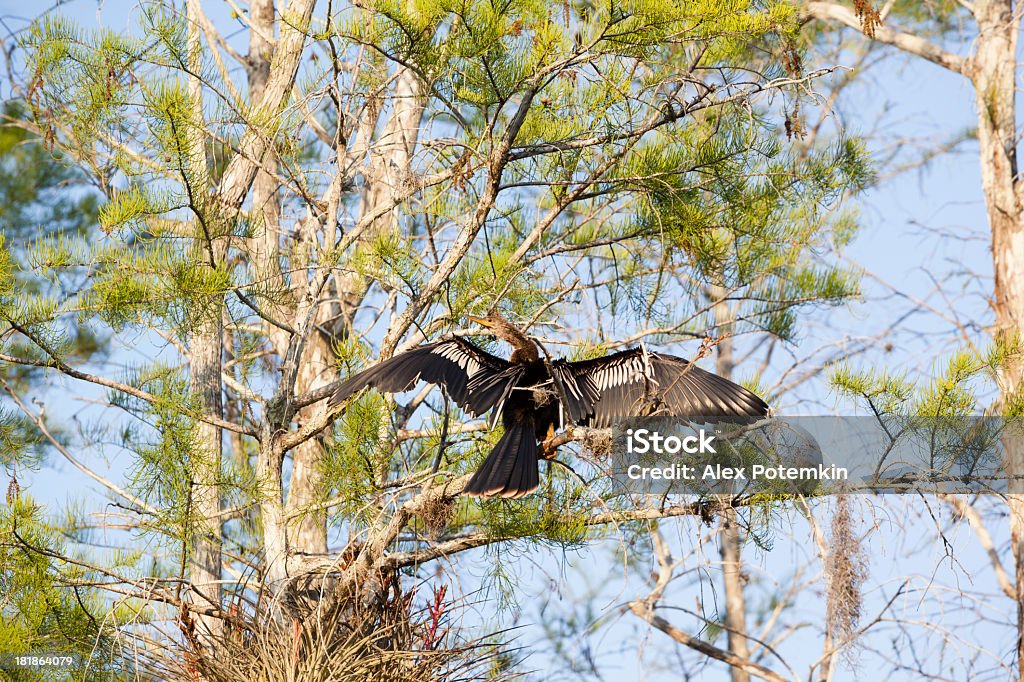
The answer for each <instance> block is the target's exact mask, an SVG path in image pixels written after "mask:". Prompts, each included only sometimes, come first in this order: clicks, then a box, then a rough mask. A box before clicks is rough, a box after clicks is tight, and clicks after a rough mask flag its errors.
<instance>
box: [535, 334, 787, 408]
mask: <svg viewBox="0 0 1024 682" xmlns="http://www.w3.org/2000/svg"><path fill="white" fill-rule="evenodd" d="M552 370H553V374H554V375H555V377H556V379H558V380H559V381H560V382H561V384H562V390H563V394H564V395H565V402H566V403H567V404H566V411H567V412H568V413H569V416H570V418H571V419H572V420H573V421H574V422H576V423H577V424H580V425H582V426H592V427H595V428H607V427H609V426H611V425H612V422H614V421H615V420H616V419H618V418H621V417H636V416H643V415H651V414H657V415H663V416H675V417H742V416H751V417H753V416H762V415H765V414H767V413H768V405H767V404H766V403H765V402H764V401H763V400H761V399H760V398H759V397H757V396H756V395H754V394H753V393H751V392H750V391H748V390H747V389H745V388H743V387H742V386H740V385H738V384H734V383H733V382H731V381H729V380H727V379H723V378H722V377H720V376H717V375H715V374H711V373H710V372H705V371H704V370H702V369H700V368H699V367H697V366H695V365H692V364H691V363H690V362H688V361H687V360H684V359H683V358H677V357H675V356H673V355H662V354H660V353H651V352H645V351H644V350H643V349H640V348H632V349H630V350H624V351H621V352H618V353H614V354H612V355H608V356H606V357H603V358H596V359H594V360H584V361H582V362H560V363H555V365H554V366H553V367H552Z"/></svg>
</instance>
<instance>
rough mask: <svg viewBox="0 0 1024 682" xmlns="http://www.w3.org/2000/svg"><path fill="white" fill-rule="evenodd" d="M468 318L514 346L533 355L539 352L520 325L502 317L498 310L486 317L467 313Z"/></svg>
mask: <svg viewBox="0 0 1024 682" xmlns="http://www.w3.org/2000/svg"><path fill="white" fill-rule="evenodd" d="M466 319H468V320H469V321H470V322H476V323H477V324H479V325H480V326H482V327H483V328H484V329H487V330H488V331H489V332H491V333H492V334H494V336H496V337H498V338H499V339H501V340H502V341H505V342H506V343H508V344H510V345H511V346H512V347H513V348H517V349H522V350H523V351H525V352H528V353H530V354H531V355H532V354H535V353H536V352H537V350H536V347H535V346H534V345H533V342H532V341H530V338H529V337H528V336H527V335H526V334H524V333H523V332H522V331H521V330H520V329H519V328H518V327H516V326H515V325H514V324H512V323H511V322H509V321H508V320H506V319H505V318H504V317H502V316H501V315H500V314H499V313H498V311H497V310H494V309H492V310H491V311H490V312H489V313H487V315H485V316H484V317H479V316H477V315H466Z"/></svg>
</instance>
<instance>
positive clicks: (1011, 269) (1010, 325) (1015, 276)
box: [967, 0, 1024, 680]
mask: <svg viewBox="0 0 1024 682" xmlns="http://www.w3.org/2000/svg"><path fill="white" fill-rule="evenodd" d="M1013 10H1014V8H1013V2H1012V0H976V1H975V3H974V14H975V18H976V19H977V21H978V37H977V39H976V40H975V51H974V56H973V59H972V60H971V61H970V63H969V66H968V71H967V75H968V77H969V78H970V79H971V81H972V82H973V84H974V93H975V102H976V106H977V113H978V146H979V148H980V152H981V182H982V187H983V189H984V192H985V205H986V208H987V210H988V220H989V227H990V228H991V230H992V258H993V264H994V271H995V291H994V299H995V303H994V307H995V316H996V330H995V331H996V337H997V338H1000V339H1002V340H1004V341H1007V342H1009V343H1014V342H1016V341H1017V340H1019V336H1020V334H1021V331H1022V326H1024V325H1022V323H1024V214H1022V211H1021V196H1020V193H1021V190H1022V184H1021V182H1020V179H1019V178H1018V177H1017V151H1016V134H1017V130H1016V128H1017V126H1016V111H1015V107H1014V95H1015V93H1016V88H1015V82H1014V75H1015V71H1016V66H1017V61H1016V58H1017V21H1016V20H1015V18H1014V11H1013ZM1022 375H1024V362H1022V361H1021V359H1020V358H1017V357H1011V358H1010V359H1009V360H1008V361H1007V362H1006V364H1005V366H1004V367H1003V368H1002V369H1001V371H1000V374H999V389H1000V393H1001V395H1002V398H1003V402H1004V405H1007V404H1009V403H1010V401H1012V400H1013V399H1014V398H1015V397H1016V396H1017V395H1018V394H1019V393H1020V391H1021V388H1022V386H1021V378H1022ZM1004 445H1005V447H1006V456H1007V470H1008V473H1009V474H1010V475H1011V478H1010V483H1009V493H1010V494H1009V495H1008V496H1007V505H1008V507H1009V509H1010V543H1011V547H1012V551H1013V558H1014V567H1015V571H1014V572H1015V575H1016V583H1015V590H1016V601H1017V674H1018V678H1019V679H1022V680H1024V482H1022V481H1020V480H1017V479H1015V478H1014V477H1015V476H1018V475H1021V474H1024V443H1022V442H1021V439H1020V438H1019V437H1014V435H1013V433H1012V432H1011V433H1010V435H1009V437H1007V438H1005V439H1004Z"/></svg>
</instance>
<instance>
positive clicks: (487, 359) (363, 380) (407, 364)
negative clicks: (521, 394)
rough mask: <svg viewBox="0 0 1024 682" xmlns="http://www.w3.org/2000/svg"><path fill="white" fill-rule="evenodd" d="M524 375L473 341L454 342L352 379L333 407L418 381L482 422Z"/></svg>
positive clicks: (343, 386)
mask: <svg viewBox="0 0 1024 682" xmlns="http://www.w3.org/2000/svg"><path fill="white" fill-rule="evenodd" d="M513 370H518V371H513ZM521 373H522V367H514V366H512V365H510V364H509V363H508V362H507V361H506V360H502V359H501V358H498V357H495V356H493V355H491V354H490V353H487V352H486V351H483V350H481V349H479V348H477V347H476V346H474V345H473V344H471V343H470V342H469V341H466V340H464V339H460V338H458V337H451V338H449V339H445V340H444V341H438V342H436V343H428V344H426V345H423V346H420V347H418V348H413V349H412V350H410V351H407V352H405V353H400V354H398V355H396V356H394V357H393V358H390V359H388V360H385V361H384V362H381V363H379V364H376V365H374V366H373V367H370V368H369V369H365V370H363V371H362V372H358V373H356V374H354V375H352V376H351V377H349V378H348V379H347V380H346V381H345V382H344V383H342V384H341V386H339V387H338V390H337V391H335V392H334V395H333V396H332V397H331V405H332V406H333V405H337V404H338V403H340V402H342V401H343V400H345V399H346V398H348V397H349V396H350V395H352V394H353V393H355V392H356V391H359V390H361V389H362V388H364V387H366V386H373V387H374V388H376V389H377V390H379V391H381V392H383V393H401V392H403V391H408V390H409V389H410V388H412V387H413V386H414V385H415V384H416V382H417V381H426V382H427V383H430V384H437V385H439V386H443V387H444V388H445V390H446V391H447V392H448V395H449V396H451V398H452V399H453V400H454V401H455V402H456V403H458V404H459V406H461V407H462V408H463V409H464V410H466V411H467V412H469V413H470V414H472V415H474V416H478V415H481V414H483V413H484V412H486V411H487V410H489V409H491V408H492V407H494V405H496V404H498V403H499V402H501V401H502V400H504V398H505V397H507V396H508V392H509V391H510V390H511V389H512V385H513V384H514V383H515V381H516V379H518V377H519V375H520V374H521Z"/></svg>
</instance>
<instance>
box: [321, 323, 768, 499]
mask: <svg viewBox="0 0 1024 682" xmlns="http://www.w3.org/2000/svg"><path fill="white" fill-rule="evenodd" d="M471 319H473V320H474V321H477V322H480V323H481V324H484V325H485V326H487V327H488V328H490V329H491V330H492V331H493V332H494V334H495V335H496V336H498V337H499V338H501V339H503V340H505V341H507V342H508V343H510V344H511V345H512V346H513V349H514V350H513V352H512V355H511V357H510V359H509V360H507V361H506V360H503V359H501V358H498V357H495V356H493V355H491V354H490V353H487V352H485V351H484V350H482V349H480V348H478V347H476V346H475V345H473V344H471V343H469V342H468V341H466V340H464V339H462V338H459V337H450V338H447V339H445V340H442V341H437V342H434V343H430V344H426V345H423V346H420V347H418V348H414V349H412V350H410V351H408V352H405V353H401V354H399V355H396V356H394V357H392V358H391V359H389V360H385V361H383V362H381V363H379V364H377V365H375V366H373V367H371V368H369V369H367V370H364V371H362V372H359V373H357V374H355V375H353V376H352V377H350V378H349V379H348V380H346V381H344V382H342V384H341V386H340V387H338V389H337V391H335V393H334V396H333V397H332V398H331V403H332V405H336V404H338V403H340V402H342V401H343V400H345V399H346V398H348V397H349V396H350V395H352V394H353V393H355V392H357V391H359V390H360V389H362V388H364V387H366V386H374V387H376V388H377V389H378V390H380V391H382V392H385V393H397V392H400V391H405V390H408V389H410V388H412V386H413V385H414V384H415V383H416V382H417V381H420V380H422V381H426V382H429V383H432V384H438V385H441V386H443V387H444V388H445V390H446V391H447V393H448V395H450V396H451V397H452V399H454V400H455V402H457V403H458V404H459V405H460V406H461V407H462V408H463V409H465V410H466V411H467V412H469V413H470V414H472V415H474V416H479V415H482V414H484V413H485V412H487V411H489V410H493V414H492V422H496V421H497V420H496V419H495V417H497V416H499V415H500V417H501V422H502V426H503V427H504V434H503V435H502V437H501V439H499V441H498V442H497V444H495V446H494V449H493V450H492V451H491V454H490V455H488V457H487V459H485V460H484V463H483V464H482V465H481V466H480V468H479V469H478V470H477V472H476V474H474V476H473V478H472V479H471V480H470V482H469V483H468V484H467V485H466V487H465V492H466V493H468V494H470V495H480V496H486V497H490V496H501V497H520V496H522V495H525V494H527V493H529V492H531V491H532V490H534V489H535V488H536V487H537V485H538V484H539V474H538V460H539V457H540V443H541V442H543V441H544V440H545V439H546V438H547V437H549V436H550V435H551V434H552V433H553V432H554V430H555V429H557V428H559V427H560V426H561V422H562V421H563V419H564V420H568V421H571V422H573V423H575V424H578V425H580V426H590V427H596V428H606V427H609V426H611V425H612V423H613V421H614V420H616V419H618V418H622V417H628V416H644V415H653V414H659V415H668V416H677V417H688V418H692V417H701V418H711V417H724V418H728V417H749V416H761V415H765V414H767V413H768V405H767V404H766V403H765V402H764V401H763V400H761V399H760V398H759V397H757V396H756V395H754V394H753V393H751V392H750V391H748V390H747V389H745V388H743V387H742V386H738V385H736V384H734V383H732V382H731V381H728V380H726V379H723V378H721V377H719V376H716V375H714V374H711V373H709V372H705V371H704V370H701V369H699V368H698V367H695V366H693V365H691V364H690V363H689V362H688V361H686V360H684V359H682V358H677V357H674V356H671V355H663V354H659V353H653V352H649V351H647V350H645V349H643V348H633V349H629V350H625V351H620V352H618V353H614V354H612V355H608V356H605V357H601V358H595V359H593V360H584V361H581V362H567V361H565V360H560V359H559V360H554V361H551V362H546V361H545V360H544V359H543V358H542V357H541V355H540V353H539V351H538V348H537V344H536V343H534V342H533V341H532V340H530V339H529V338H528V337H526V335H525V334H523V333H522V332H521V331H519V330H518V329H516V328H515V327H513V326H512V325H511V324H510V323H508V322H507V321H506V320H504V318H501V317H500V316H498V315H496V314H494V313H492V314H491V315H489V316H488V317H486V318H471Z"/></svg>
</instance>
